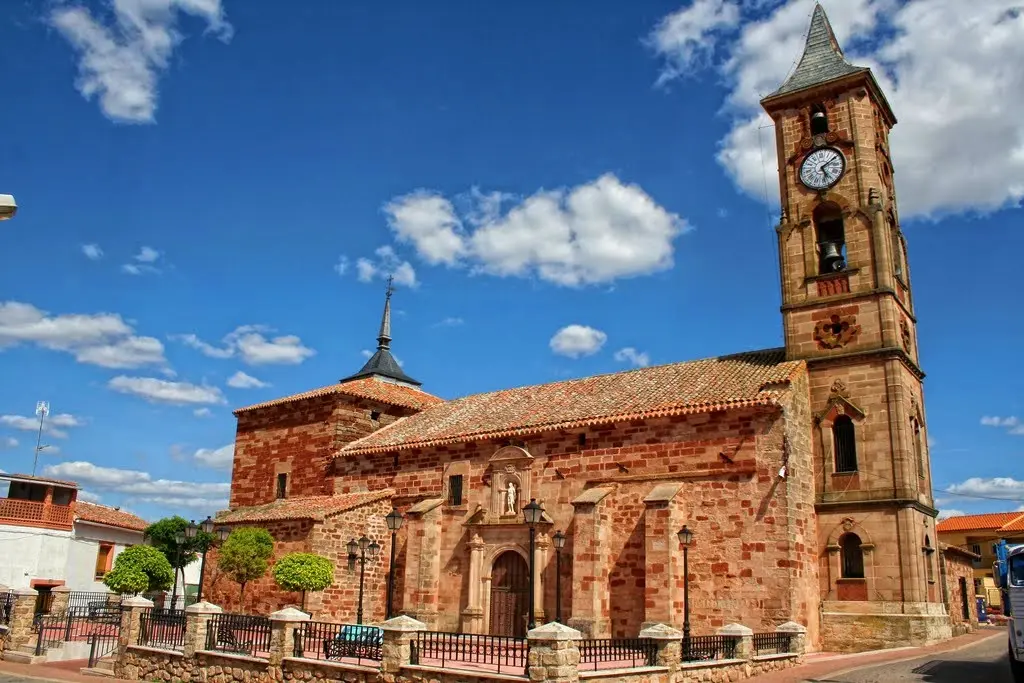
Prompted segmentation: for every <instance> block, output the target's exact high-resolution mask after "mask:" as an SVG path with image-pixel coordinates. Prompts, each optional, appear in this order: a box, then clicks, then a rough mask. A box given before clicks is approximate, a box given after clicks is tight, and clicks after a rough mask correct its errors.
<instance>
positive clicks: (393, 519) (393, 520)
mask: <svg viewBox="0 0 1024 683" xmlns="http://www.w3.org/2000/svg"><path fill="white" fill-rule="evenodd" d="M384 521H386V522H387V523H388V530H389V531H392V532H394V531H398V530H399V529H401V528H402V522H404V521H405V517H403V516H402V513H401V512H399V511H398V510H392V511H391V512H389V513H388V515H387V517H385V518H384Z"/></svg>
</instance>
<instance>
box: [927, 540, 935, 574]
mask: <svg viewBox="0 0 1024 683" xmlns="http://www.w3.org/2000/svg"><path fill="white" fill-rule="evenodd" d="M934 554H935V549H934V548H932V539H931V538H929V537H928V536H925V537H924V570H925V575H926V578H927V579H928V583H934V582H935V562H934V559H933V557H932V556H933V555H934Z"/></svg>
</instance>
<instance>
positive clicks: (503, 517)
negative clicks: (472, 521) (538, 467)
mask: <svg viewBox="0 0 1024 683" xmlns="http://www.w3.org/2000/svg"><path fill="white" fill-rule="evenodd" d="M532 468H533V456H532V455H530V454H529V452H527V450H526V449H525V448H521V447H519V446H504V447H502V448H499V449H498V450H497V451H496V452H495V453H494V455H492V456H491V459H490V462H489V468H488V469H489V474H490V480H491V500H490V508H489V509H488V513H489V514H488V517H489V518H490V519H491V520H493V521H501V522H513V521H520V520H521V519H522V511H523V506H524V505H526V504H527V503H529V502H530V498H531V497H532V494H533V491H532V477H531V476H530V475H531V472H532Z"/></svg>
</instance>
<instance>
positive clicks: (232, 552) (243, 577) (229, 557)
mask: <svg viewBox="0 0 1024 683" xmlns="http://www.w3.org/2000/svg"><path fill="white" fill-rule="evenodd" d="M273 554H274V537H273V536H271V535H270V532H269V531H267V530H266V529H261V528H259V527H239V528H237V529H235V530H234V531H232V532H231V535H230V536H228V539H227V540H226V541H224V545H222V546H221V548H220V553H219V557H218V559H217V565H218V566H219V567H220V568H221V570H222V571H223V572H224V573H226V574H228V575H229V576H230V577H231V578H232V579H234V580H235V581H237V582H238V585H239V586H240V587H241V590H240V591H239V594H238V603H239V606H240V608H241V609H242V610H243V611H244V606H245V584H247V583H249V582H250V581H252V580H253V579H258V578H260V577H261V576H263V575H264V574H266V573H267V560H269V559H270V556H271V555H273Z"/></svg>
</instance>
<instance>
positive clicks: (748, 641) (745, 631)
mask: <svg viewBox="0 0 1024 683" xmlns="http://www.w3.org/2000/svg"><path fill="white" fill-rule="evenodd" d="M716 633H717V634H718V635H720V636H728V637H730V638H735V639H736V659H752V658H753V657H754V631H753V630H751V629H750V628H748V627H746V626H744V625H743V624H726V625H725V626H723V627H722V628H720V629H718V631H716Z"/></svg>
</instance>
